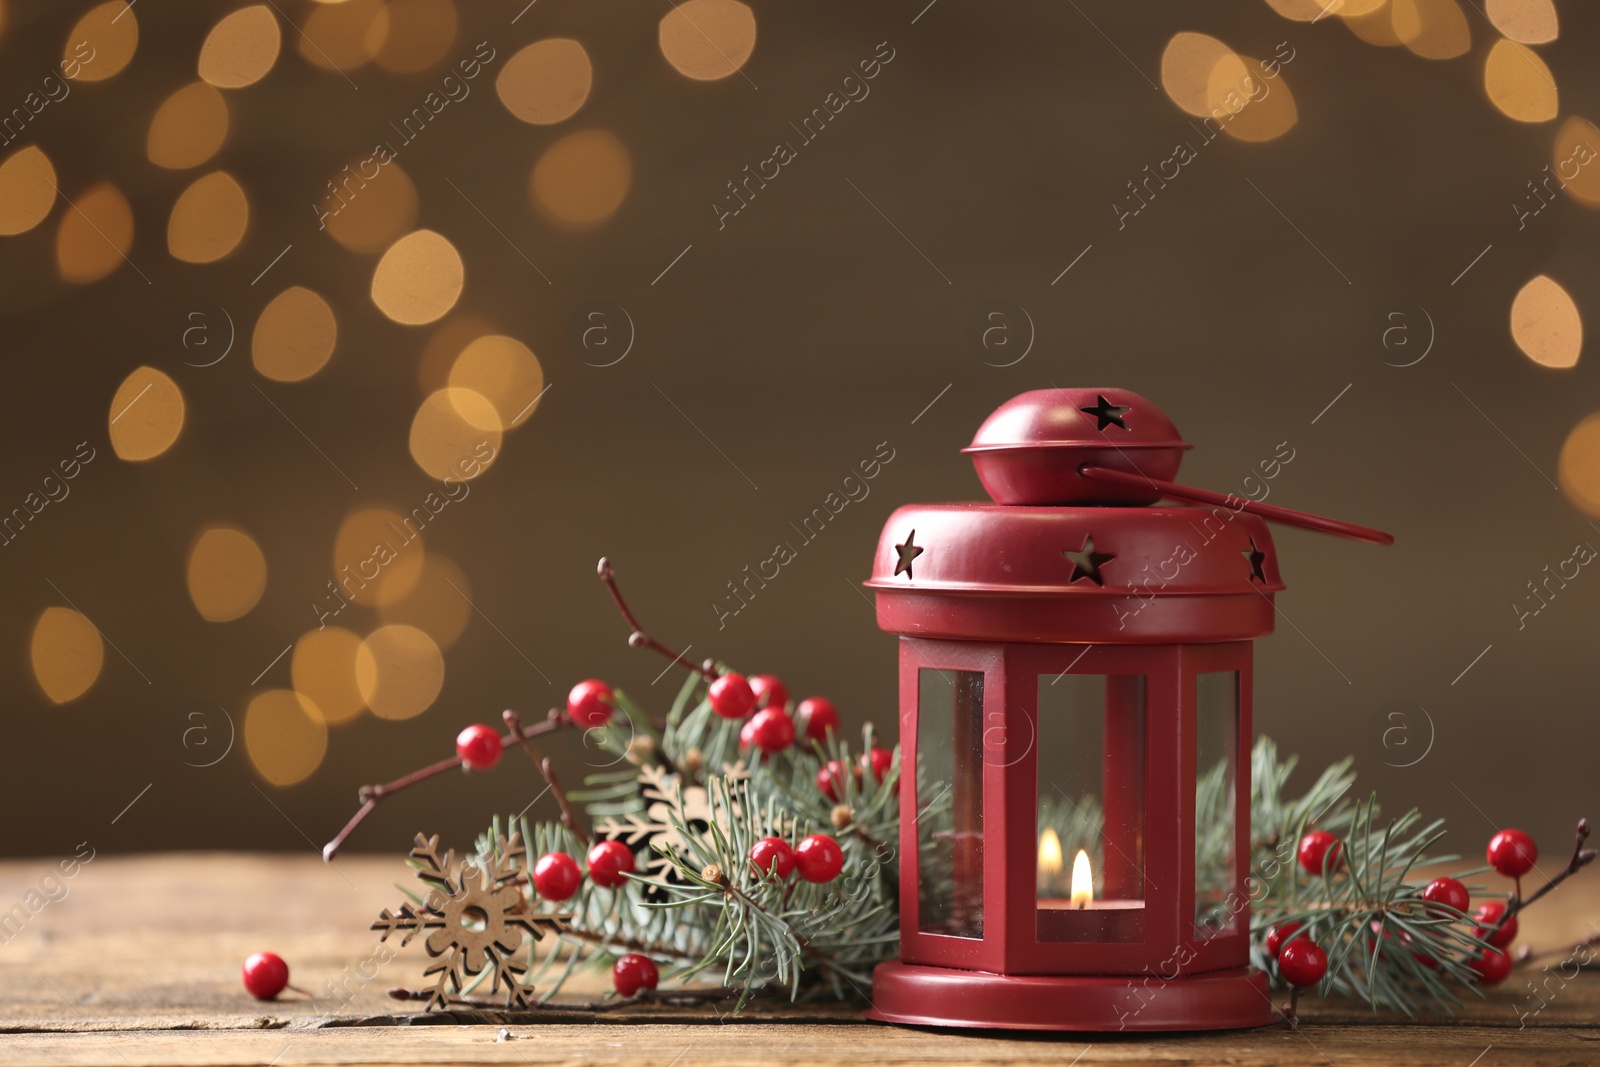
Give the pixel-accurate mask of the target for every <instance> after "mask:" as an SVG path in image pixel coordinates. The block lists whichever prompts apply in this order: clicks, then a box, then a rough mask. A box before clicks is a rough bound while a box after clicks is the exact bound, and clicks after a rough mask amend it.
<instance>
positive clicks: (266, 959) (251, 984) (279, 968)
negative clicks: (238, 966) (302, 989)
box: [243, 952, 289, 1000]
mask: <svg viewBox="0 0 1600 1067" xmlns="http://www.w3.org/2000/svg"><path fill="white" fill-rule="evenodd" d="M243 974H244V987H245V988H246V989H248V990H249V991H250V995H251V996H252V997H255V998H256V999H257V1000H272V999H273V998H274V997H276V996H277V995H278V994H279V993H282V992H283V988H284V986H286V985H288V984H289V965H288V964H287V963H284V962H283V957H282V956H279V955H276V954H275V953H271V952H257V953H254V954H252V955H251V956H250V957H249V958H248V959H246V960H245V961H244V971H243Z"/></svg>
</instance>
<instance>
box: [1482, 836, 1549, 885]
mask: <svg viewBox="0 0 1600 1067" xmlns="http://www.w3.org/2000/svg"><path fill="white" fill-rule="evenodd" d="M1486 855H1487V856H1488V858H1489V866H1491V867H1493V868H1494V869H1495V870H1497V871H1499V872H1500V873H1501V874H1503V875H1505V876H1506V877H1507V878H1521V877H1522V876H1523V875H1525V874H1527V873H1528V872H1529V871H1531V870H1533V865H1534V863H1535V862H1536V861H1537V860H1538V859H1539V846H1538V845H1536V844H1534V843H1533V838H1531V837H1529V836H1528V835H1527V834H1525V833H1523V832H1522V831H1521V830H1501V831H1500V832H1499V833H1497V834H1495V835H1494V836H1493V837H1491V838H1489V847H1488V849H1487V850H1486Z"/></svg>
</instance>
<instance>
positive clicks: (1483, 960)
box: [1467, 948, 1511, 986]
mask: <svg viewBox="0 0 1600 1067" xmlns="http://www.w3.org/2000/svg"><path fill="white" fill-rule="evenodd" d="M1467 966H1468V967H1471V968H1472V969H1473V970H1474V971H1477V972H1478V984H1479V985H1486V986H1490V985H1499V984H1500V983H1501V982H1504V981H1505V980H1506V979H1507V978H1508V977H1510V976H1511V957H1510V956H1507V955H1506V954H1505V953H1504V952H1499V951H1496V950H1495V949H1492V948H1491V949H1489V950H1488V951H1486V952H1485V953H1484V954H1483V955H1481V956H1479V957H1478V958H1477V959H1475V960H1473V961H1472V962H1470V963H1468V964H1467Z"/></svg>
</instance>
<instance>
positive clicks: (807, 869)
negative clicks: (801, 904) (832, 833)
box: [794, 834, 844, 883]
mask: <svg viewBox="0 0 1600 1067" xmlns="http://www.w3.org/2000/svg"><path fill="white" fill-rule="evenodd" d="M794 865H795V866H796V867H798V868H799V869H800V877H802V878H804V879H805V880H806V881H808V882H818V883H821V882H831V881H833V880H834V879H835V878H837V877H839V872H840V871H842V870H844V850H843V849H841V848H840V847H839V842H837V841H835V840H834V839H833V838H831V837H829V836H828V835H827V834H812V835H811V836H810V837H808V838H806V839H805V840H804V841H802V842H800V846H799V847H798V848H796V849H795V850H794Z"/></svg>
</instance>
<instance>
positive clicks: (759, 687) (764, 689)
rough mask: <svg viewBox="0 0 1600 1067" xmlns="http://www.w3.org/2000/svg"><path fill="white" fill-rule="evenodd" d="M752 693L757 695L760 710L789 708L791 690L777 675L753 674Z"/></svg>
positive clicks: (751, 680) (751, 679)
mask: <svg viewBox="0 0 1600 1067" xmlns="http://www.w3.org/2000/svg"><path fill="white" fill-rule="evenodd" d="M750 692H752V693H754V694H755V695H756V707H758V708H787V707H788V706H789V690H788V688H787V687H786V686H785V685H784V684H783V679H781V678H779V677H778V676H777V675H776V674H752V675H751V676H750Z"/></svg>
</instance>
